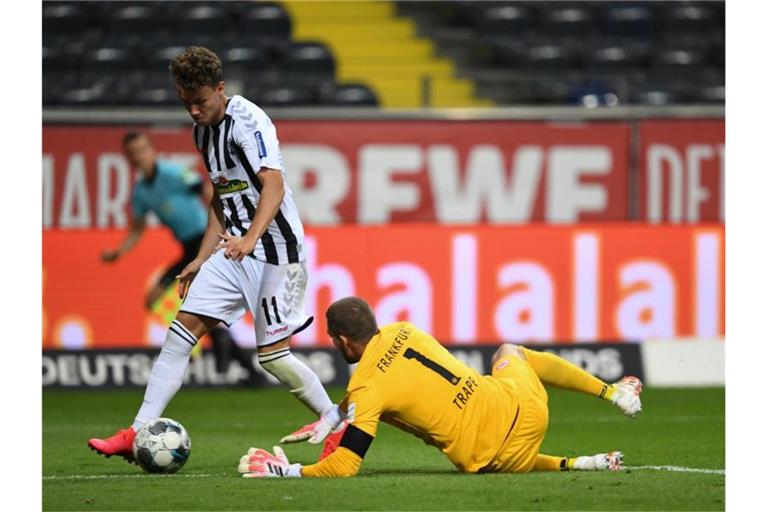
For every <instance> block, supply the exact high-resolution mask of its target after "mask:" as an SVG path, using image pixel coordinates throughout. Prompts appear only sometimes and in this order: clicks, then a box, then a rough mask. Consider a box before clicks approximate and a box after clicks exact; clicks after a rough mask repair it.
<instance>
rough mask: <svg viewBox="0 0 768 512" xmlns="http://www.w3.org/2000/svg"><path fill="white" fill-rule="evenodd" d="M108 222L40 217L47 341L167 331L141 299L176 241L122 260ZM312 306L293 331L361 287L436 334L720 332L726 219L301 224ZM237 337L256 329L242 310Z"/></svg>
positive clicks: (166, 309) (454, 337)
mask: <svg viewBox="0 0 768 512" xmlns="http://www.w3.org/2000/svg"><path fill="white" fill-rule="evenodd" d="M122 236H123V232H121V231H113V230H77V231H71V230H70V231H66V230H44V231H43V318H44V325H43V346H44V347H45V348H83V347H99V348H101V347H117V346H153V345H159V344H160V343H162V340H163V338H164V336H165V326H166V325H167V323H168V321H169V319H170V318H172V317H173V313H174V311H175V308H176V307H177V302H176V301H175V300H174V299H173V292H172V291H171V292H169V294H168V295H167V296H166V297H165V298H164V299H163V300H161V301H160V304H158V305H157V307H156V311H154V312H146V311H145V310H144V309H143V306H142V302H143V299H142V298H143V295H144V293H145V291H146V289H147V287H148V286H149V284H150V283H151V282H152V280H153V279H154V278H155V277H156V276H157V275H158V274H159V273H160V272H161V271H162V269H163V268H164V267H165V266H166V265H167V264H168V263H170V262H171V261H173V260H174V259H175V258H176V257H177V256H178V254H179V249H178V248H177V247H176V245H175V242H174V241H173V240H172V238H171V237H170V235H169V234H168V233H166V232H165V231H163V230H148V233H147V235H146V236H145V239H144V240H142V242H141V243H140V244H139V245H138V247H137V248H136V249H135V250H134V251H133V252H132V253H130V254H128V255H126V256H125V257H124V258H123V259H122V260H120V261H119V262H117V263H115V264H112V265H107V264H105V263H102V262H101V261H100V259H99V254H100V252H101V250H102V249H103V248H105V247H112V246H114V245H116V243H117V242H118V241H119V240H120V238H121V237H122ZM306 249H307V254H308V266H309V273H310V280H309V288H308V290H307V301H306V307H307V312H308V313H309V314H311V315H314V316H315V319H316V321H315V323H314V324H313V325H312V326H311V327H310V328H309V329H307V330H306V331H304V332H302V333H301V334H300V335H298V336H297V337H296V343H297V344H299V345H305V346H322V345H327V344H328V343H329V340H328V338H327V336H326V335H325V322H324V318H323V312H324V311H325V308H326V307H327V306H328V304H330V302H331V301H333V300H335V299H336V298H340V297H343V296H347V295H353V294H354V295H358V296H361V297H364V298H365V299H367V300H368V301H369V302H370V303H371V305H372V306H373V308H374V309H375V312H376V315H377V318H378V319H379V322H380V323H382V324H383V323H387V322H391V321H394V320H399V319H408V320H410V321H411V322H414V323H415V324H416V325H418V326H420V327H422V328H423V329H426V330H428V331H430V332H433V333H434V334H435V336H436V337H437V338H438V339H440V340H441V341H443V342H445V343H457V344H465V343H466V344H471V343H499V342H502V341H520V342H529V343H535V342H552V341H555V342H562V343H569V342H574V341H581V342H599V341H605V340H613V341H615V340H626V341H638V340H643V339H647V338H654V337H685V336H701V337H711V336H722V335H723V334H724V330H725V325H724V282H725V276H724V268H725V267H724V228H723V226H722V225H720V224H711V225H699V226H682V225H677V226H673V225H664V226H654V227H651V226H646V225H637V224H630V223H610V224H607V223H603V224H586V225H578V226H545V225H533V226H519V227H517V226H471V227H455V226H437V225H435V224H399V225H392V224H390V225H386V226H379V227H364V226H338V227H323V228H319V227H316V228H312V229H308V230H307V239H306ZM233 334H234V335H235V338H236V339H238V341H240V342H241V343H243V344H245V345H252V344H253V343H254V340H253V333H252V330H251V328H250V321H249V319H247V318H246V319H244V321H242V322H240V323H238V324H237V325H235V326H234V327H233Z"/></svg>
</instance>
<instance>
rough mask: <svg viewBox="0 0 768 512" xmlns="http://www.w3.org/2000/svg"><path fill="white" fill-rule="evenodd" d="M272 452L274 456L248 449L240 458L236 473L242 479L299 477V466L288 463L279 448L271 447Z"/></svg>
mask: <svg viewBox="0 0 768 512" xmlns="http://www.w3.org/2000/svg"><path fill="white" fill-rule="evenodd" d="M272 450H274V452H275V453H274V455H273V454H271V453H269V452H268V451H267V450H262V449H261V448H250V449H249V450H248V453H247V454H246V455H243V456H242V457H241V458H240V464H239V465H238V466H237V471H238V472H239V473H242V474H243V478H275V477H284V478H299V477H301V464H291V463H290V462H288V457H286V455H285V452H284V451H283V449H282V448H280V447H279V446H273V447H272Z"/></svg>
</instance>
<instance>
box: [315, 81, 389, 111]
mask: <svg viewBox="0 0 768 512" xmlns="http://www.w3.org/2000/svg"><path fill="white" fill-rule="evenodd" d="M329 89H330V90H328V91H325V92H324V94H323V97H322V103H323V104H326V105H337V106H350V107H375V106H377V105H378V104H379V101H378V98H377V97H376V93H374V92H373V91H372V90H371V88H370V87H368V86H367V85H365V84H355V83H351V84H344V85H338V84H333V85H332V86H331V87H330V88H329Z"/></svg>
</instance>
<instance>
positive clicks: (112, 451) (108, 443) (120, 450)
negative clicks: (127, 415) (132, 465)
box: [88, 427, 136, 462]
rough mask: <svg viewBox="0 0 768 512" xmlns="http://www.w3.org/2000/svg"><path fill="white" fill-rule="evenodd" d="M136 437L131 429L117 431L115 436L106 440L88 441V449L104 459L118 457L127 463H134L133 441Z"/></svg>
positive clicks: (94, 439)
mask: <svg viewBox="0 0 768 512" xmlns="http://www.w3.org/2000/svg"><path fill="white" fill-rule="evenodd" d="M135 437H136V431H135V430H133V428H132V427H128V428H124V429H122V430H118V431H117V433H115V435H113V436H111V437H108V438H106V439H96V438H95V437H94V438H92V439H89V440H88V447H89V448H90V449H91V450H93V451H95V452H97V453H100V454H101V455H104V456H105V457H107V458H109V457H111V456H113V455H119V456H120V457H123V458H124V459H125V460H127V461H128V462H134V459H133V439H134V438H135Z"/></svg>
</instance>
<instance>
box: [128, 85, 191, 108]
mask: <svg viewBox="0 0 768 512" xmlns="http://www.w3.org/2000/svg"><path fill="white" fill-rule="evenodd" d="M130 103H131V104H134V105H146V106H165V107H170V106H178V105H179V95H178V94H177V93H176V90H175V89H173V88H172V87H139V88H137V89H136V90H135V91H134V93H133V94H132V95H131V97H130Z"/></svg>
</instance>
